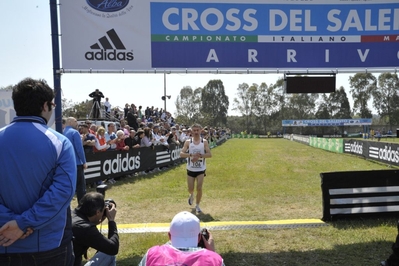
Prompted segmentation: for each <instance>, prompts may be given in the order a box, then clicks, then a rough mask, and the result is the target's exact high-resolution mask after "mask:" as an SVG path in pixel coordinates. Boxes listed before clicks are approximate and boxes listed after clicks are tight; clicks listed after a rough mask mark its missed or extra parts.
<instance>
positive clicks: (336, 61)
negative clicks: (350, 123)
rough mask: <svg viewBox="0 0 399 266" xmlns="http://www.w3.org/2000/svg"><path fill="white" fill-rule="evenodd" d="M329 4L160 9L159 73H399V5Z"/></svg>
mask: <svg viewBox="0 0 399 266" xmlns="http://www.w3.org/2000/svg"><path fill="white" fill-rule="evenodd" d="M326 2H327V3H326V4H320V3H319V4H316V3H308V4H303V3H302V4H291V3H283V4H275V3H246V4H238V3H220V2H219V3H183V2H179V3H175V2H171V3H168V2H152V3H151V5H150V7H151V8H150V12H151V60H152V67H155V68H247V69H253V68H281V69H285V68H289V69H295V68H335V69H336V68H375V67H397V66H399V46H398V43H399V3H394V2H392V3H391V2H388V3H378V4H377V3H375V2H373V3H369V4H365V3H362V4H342V3H341V2H340V3H339V4H337V3H332V1H326Z"/></svg>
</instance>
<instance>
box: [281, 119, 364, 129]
mask: <svg viewBox="0 0 399 266" xmlns="http://www.w3.org/2000/svg"><path fill="white" fill-rule="evenodd" d="M371 122H372V120H371V119H370V118H359V119H311V120H283V121H282V126H283V127H309V126H367V125H371Z"/></svg>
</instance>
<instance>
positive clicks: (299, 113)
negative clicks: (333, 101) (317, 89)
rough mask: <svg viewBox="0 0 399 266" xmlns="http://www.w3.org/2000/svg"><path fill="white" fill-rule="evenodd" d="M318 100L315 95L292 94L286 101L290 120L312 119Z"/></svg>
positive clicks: (317, 96)
mask: <svg viewBox="0 0 399 266" xmlns="http://www.w3.org/2000/svg"><path fill="white" fill-rule="evenodd" d="M318 98H319V95H318V94H317V93H301V94H292V95H291V97H290V98H289V99H288V111H289V114H290V115H291V119H312V118H313V117H314V110H315V107H316V101H317V99H318Z"/></svg>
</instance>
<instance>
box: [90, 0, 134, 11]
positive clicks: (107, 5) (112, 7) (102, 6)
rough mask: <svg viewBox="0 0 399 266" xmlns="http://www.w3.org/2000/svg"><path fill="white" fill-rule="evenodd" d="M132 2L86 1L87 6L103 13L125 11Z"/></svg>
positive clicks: (118, 0)
mask: <svg viewBox="0 0 399 266" xmlns="http://www.w3.org/2000/svg"><path fill="white" fill-rule="evenodd" d="M129 1H130V0H86V2H87V4H88V5H89V6H90V7H92V8H94V9H95V10H98V11H102V12H115V11H119V10H122V9H124V8H125V7H126V6H127V5H128V4H129Z"/></svg>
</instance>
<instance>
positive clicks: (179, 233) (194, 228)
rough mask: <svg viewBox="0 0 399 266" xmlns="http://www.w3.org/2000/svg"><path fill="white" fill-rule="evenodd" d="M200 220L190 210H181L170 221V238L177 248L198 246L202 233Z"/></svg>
mask: <svg viewBox="0 0 399 266" xmlns="http://www.w3.org/2000/svg"><path fill="white" fill-rule="evenodd" d="M200 231H201V229H200V221H199V219H198V218H197V216H195V215H194V214H192V213H190V212H186V211H184V212H179V213H178V214H176V215H175V217H173V220H172V222H171V223H170V229H169V232H170V235H171V237H170V239H171V242H172V246H174V247H176V248H188V247H197V246H198V235H199V233H200Z"/></svg>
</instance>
